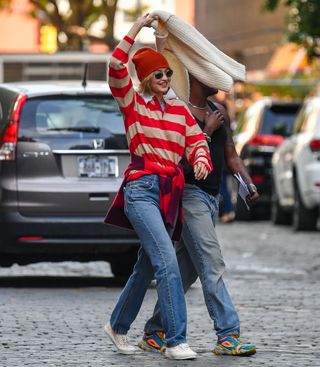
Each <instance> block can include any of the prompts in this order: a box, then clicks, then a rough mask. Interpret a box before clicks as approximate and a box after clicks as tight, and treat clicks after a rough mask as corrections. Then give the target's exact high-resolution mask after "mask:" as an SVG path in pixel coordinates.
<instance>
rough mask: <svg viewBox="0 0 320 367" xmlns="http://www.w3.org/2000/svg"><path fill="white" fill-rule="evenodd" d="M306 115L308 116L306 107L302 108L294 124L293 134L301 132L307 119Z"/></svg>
mask: <svg viewBox="0 0 320 367" xmlns="http://www.w3.org/2000/svg"><path fill="white" fill-rule="evenodd" d="M306 115H307V110H306V108H305V107H303V108H301V110H300V112H299V113H298V115H297V117H296V119H295V122H294V126H293V131H292V132H293V134H296V133H298V132H299V131H300V129H301V126H302V124H303V121H304V120H305V118H306Z"/></svg>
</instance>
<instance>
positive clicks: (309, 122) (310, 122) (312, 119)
mask: <svg viewBox="0 0 320 367" xmlns="http://www.w3.org/2000/svg"><path fill="white" fill-rule="evenodd" d="M317 119H318V111H317V109H316V108H314V109H312V110H311V111H310V112H309V114H308V115H307V116H306V117H305V119H304V120H303V122H302V124H301V128H300V131H301V132H308V131H314V129H315V127H316V124H317Z"/></svg>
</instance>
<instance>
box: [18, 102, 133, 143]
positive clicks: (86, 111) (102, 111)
mask: <svg viewBox="0 0 320 367" xmlns="http://www.w3.org/2000/svg"><path fill="white" fill-rule="evenodd" d="M96 138H99V139H101V138H102V139H105V140H108V141H107V142H106V144H105V145H106V146H107V147H108V148H110V149H113V148H121V149H126V148H127V143H126V139H125V128H124V124H123V120H122V116H121V113H120V111H119V108H118V105H117V103H116V102H115V100H114V99H113V97H112V96H110V97H109V96H108V97H105V96H103V97H101V96H92V97H91V96H86V97H78V96H76V97H60V96H59V97H50V98H34V99H30V100H29V101H28V102H27V103H26V104H25V105H24V106H23V109H22V113H21V119H20V128H19V139H20V140H27V141H31V140H34V141H43V142H50V145H52V144H55V145H58V143H57V142H58V141H59V140H60V141H62V140H69V141H73V143H72V146H73V149H76V148H79V147H83V148H88V147H89V146H88V144H89V145H90V144H91V143H90V141H92V139H96ZM60 145H61V144H60ZM67 145H69V146H70V144H67Z"/></svg>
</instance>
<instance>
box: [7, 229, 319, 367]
mask: <svg viewBox="0 0 320 367" xmlns="http://www.w3.org/2000/svg"><path fill="white" fill-rule="evenodd" d="M218 232H219V235H220V239H221V244H222V247H223V253H224V257H225V261H226V263H227V273H226V275H225V281H226V283H227V285H228V288H229V291H230V293H231V295H232V298H233V300H234V303H235V304H236V306H237V308H238V310H239V313H240V317H241V322H242V337H243V339H245V340H250V341H253V342H255V343H256V345H257V354H256V355H254V356H252V357H242V358H239V357H218V356H215V355H213V353H211V349H212V348H213V346H214V343H215V339H216V338H215V335H214V332H213V329H212V322H211V320H210V318H209V317H208V314H207V311H206V308H205V305H204V301H203V296H202V291H201V286H200V284H199V283H196V284H195V285H194V286H193V288H192V289H191V290H190V292H189V293H188V295H187V304H188V316H189V328H188V341H189V343H190V345H191V346H192V347H193V348H194V350H195V351H197V352H198V354H199V357H198V359H197V360H196V361H188V362H186V361H183V362H176V361H169V360H167V359H165V358H164V357H163V356H162V355H158V354H151V353H146V352H144V353H141V354H139V355H136V356H122V355H118V354H117V353H116V352H115V351H114V348H113V347H112V345H111V344H110V342H109V341H108V339H107V338H106V336H105V335H104V333H103V330H102V327H103V324H104V323H105V321H106V320H107V319H108V317H109V315H110V312H111V311H112V308H113V306H114V304H115V302H116V300H117V297H118V296H119V293H120V291H121V286H122V282H121V280H119V279H115V278H113V277H112V275H111V272H110V268H109V266H108V264H107V263H104V262H92V263H85V264H80V263H72V262H66V263H59V264H51V263H41V264H34V265H29V266H24V267H20V266H13V267H11V268H9V269H4V268H2V269H0V366H1V367H22V366H32V367H38V366H39V367H40V366H41V367H42V366H52V367H58V366H59V367H60V366H61V367H62V366H66V367H68V366H92V367H98V366H104V367H106V366H118V367H120V366H126V367H129V366H139V367H141V366H146V367H148V366H150V367H151V366H152V367H153V366H170V367H173V366H217V367H220V366H228V367H233V366H239V367H242V366H265V367H269V366H272V367H273V366H274V367H282V366H290V367H293V366H295V367H304V366H306V367H307V366H308V367H309V366H313V367H319V366H320V350H319V346H318V344H319V338H320V286H319V281H320V256H319V254H320V232H319V231H318V232H313V233H312V232H309V233H294V232H292V230H291V229H290V228H289V227H275V226H272V225H270V224H269V223H268V222H257V223H239V222H235V223H232V224H227V225H219V226H218ZM155 298H156V291H155V288H154V287H151V288H150V289H149V291H148V293H147V295H146V298H145V301H144V304H143V308H142V309H141V311H140V313H139V315H138V318H137V320H136V321H135V323H134V324H133V327H132V329H131V330H130V332H129V337H130V339H131V340H132V341H133V342H137V341H138V340H139V339H140V337H141V334H142V329H143V325H144V322H145V320H146V319H147V317H148V316H149V315H150V313H151V311H152V308H153V305H154V302H155Z"/></svg>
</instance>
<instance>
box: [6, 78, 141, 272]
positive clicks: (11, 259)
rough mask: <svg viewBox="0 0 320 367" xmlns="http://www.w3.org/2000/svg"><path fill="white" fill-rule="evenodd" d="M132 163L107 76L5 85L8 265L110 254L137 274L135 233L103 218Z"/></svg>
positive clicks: (117, 268) (116, 267) (122, 268)
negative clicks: (85, 82) (92, 79)
mask: <svg viewBox="0 0 320 367" xmlns="http://www.w3.org/2000/svg"><path fill="white" fill-rule="evenodd" d="M128 162H129V151H128V147H127V141H126V136H125V131H124V126H123V122H122V118H121V114H120V112H119V110H118V107H117V104H116V102H115V100H114V99H113V97H112V95H111V93H110V90H109V89H108V87H107V85H106V83H104V82H95V83H93V82H91V83H90V82H88V86H87V87H86V88H84V87H82V86H81V85H80V83H78V82H63V83H61V82H51V81H50V82H48V83H45V82H38V83H35V82H30V83H22V82H19V83H8V84H0V265H1V266H10V265H11V264H13V263H18V264H27V263H31V262H38V261H48V260H50V261H62V260H78V261H88V260H106V261H109V262H110V263H111V268H112V271H113V273H114V274H115V275H117V276H126V275H128V274H130V273H131V270H132V266H133V264H134V262H135V260H136V251H137V248H138V245H139V242H138V239H137V236H136V234H135V232H134V231H129V230H124V229H120V228H116V227H113V226H109V225H105V224H104V223H103V218H104V215H105V214H106V211H107V209H108V207H109V205H110V204H111V202H112V201H113V199H114V197H115V194H116V193H117V191H118V188H119V186H120V184H121V182H122V177H123V171H124V169H125V168H126V166H127V164H128Z"/></svg>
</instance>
